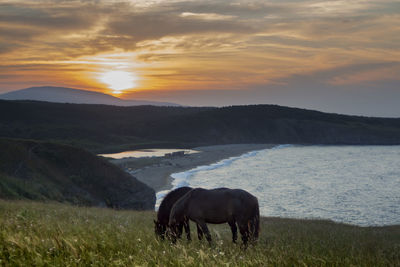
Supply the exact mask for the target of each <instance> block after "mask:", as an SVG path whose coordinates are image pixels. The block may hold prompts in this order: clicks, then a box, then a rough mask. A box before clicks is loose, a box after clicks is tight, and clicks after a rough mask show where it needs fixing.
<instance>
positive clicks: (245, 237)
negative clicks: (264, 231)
mask: <svg viewBox="0 0 400 267" xmlns="http://www.w3.org/2000/svg"><path fill="white" fill-rule="evenodd" d="M238 225H239V230H240V234H241V235H242V241H243V245H244V247H247V241H248V240H249V227H248V225H247V223H241V224H238Z"/></svg>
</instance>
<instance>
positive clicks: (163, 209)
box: [154, 186, 203, 240]
mask: <svg viewBox="0 0 400 267" xmlns="http://www.w3.org/2000/svg"><path fill="white" fill-rule="evenodd" d="M192 189H193V188H191V187H187V186H185V187H180V188H177V189H175V190H172V191H171V192H169V193H168V194H167V195H166V196H165V197H164V199H163V200H162V201H161V204H160V207H159V208H158V212H157V221H156V220H154V231H155V233H156V236H159V237H161V239H164V238H165V235H166V234H167V232H168V231H167V230H168V222H169V214H170V212H171V208H172V206H173V205H174V204H175V202H176V201H177V200H178V199H180V198H181V197H182V196H184V195H185V194H186V193H187V192H189V191H190V190H192ZM174 227H175V228H176V229H175V230H174V231H171V232H173V233H174V237H178V238H180V237H181V235H182V232H183V228H185V232H186V237H187V239H188V240H191V237H190V227H189V220H188V219H187V220H184V221H183V222H181V223H179V224H177V225H175V226H174ZM197 236H198V238H199V239H202V237H203V232H202V231H201V229H200V228H199V226H198V225H197Z"/></svg>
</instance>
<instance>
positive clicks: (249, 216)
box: [169, 188, 260, 245]
mask: <svg viewBox="0 0 400 267" xmlns="http://www.w3.org/2000/svg"><path fill="white" fill-rule="evenodd" d="M187 219H190V220H192V221H194V222H195V223H197V225H199V226H200V228H201V230H202V231H203V233H204V234H205V235H206V238H207V240H208V241H209V242H211V235H210V232H209V231H208V228H207V225H206V223H214V224H220V223H226V222H227V223H228V224H229V226H230V227H231V230H232V240H233V242H234V243H235V242H236V239H237V226H238V227H239V230H240V234H241V236H242V241H243V244H244V245H246V244H247V241H248V240H251V241H255V240H257V239H258V233H259V219H260V212H259V207H258V200H257V198H256V197H255V196H253V195H252V194H250V193H248V192H247V191H244V190H242V189H229V188H217V189H211V190H207V189H203V188H196V189H193V190H191V191H189V192H188V193H186V194H185V195H184V196H183V197H181V198H180V199H179V200H178V201H177V202H176V203H175V204H174V205H173V207H172V210H171V213H170V217H169V225H170V227H171V229H172V230H174V229H176V227H175V226H176V225H179V224H180V223H182V222H184V221H186V220H187ZM236 224H237V226H236Z"/></svg>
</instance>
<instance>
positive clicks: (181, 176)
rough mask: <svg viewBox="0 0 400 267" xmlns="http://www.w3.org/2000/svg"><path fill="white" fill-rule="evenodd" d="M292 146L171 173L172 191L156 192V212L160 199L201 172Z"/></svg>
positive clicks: (257, 151)
mask: <svg viewBox="0 0 400 267" xmlns="http://www.w3.org/2000/svg"><path fill="white" fill-rule="evenodd" d="M290 146H293V145H291V144H282V145H277V146H274V147H272V148H267V149H261V150H254V151H250V152H247V153H244V154H243V155H240V156H236V157H230V158H228V159H223V160H221V161H218V162H216V163H212V164H210V165H202V166H198V167H196V168H194V169H191V170H188V171H184V172H178V173H173V174H171V177H172V178H173V180H172V189H171V190H163V191H160V192H157V194H156V198H157V201H156V210H158V207H159V205H160V203H161V201H162V199H163V198H164V197H165V195H166V194H168V193H169V192H170V191H172V190H174V189H176V188H180V187H184V186H190V180H191V178H192V177H193V176H194V175H195V174H197V173H199V172H202V171H210V170H215V169H218V168H222V167H226V166H230V165H231V164H232V163H233V162H235V161H237V160H240V159H246V158H250V157H255V156H256V155H257V154H258V153H260V152H261V151H265V150H269V149H283V148H287V147H290Z"/></svg>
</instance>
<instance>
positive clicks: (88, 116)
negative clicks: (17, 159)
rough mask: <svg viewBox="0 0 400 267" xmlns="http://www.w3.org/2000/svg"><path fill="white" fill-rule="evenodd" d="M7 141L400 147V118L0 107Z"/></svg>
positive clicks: (252, 109) (0, 132)
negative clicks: (369, 145)
mask: <svg viewBox="0 0 400 267" xmlns="http://www.w3.org/2000/svg"><path fill="white" fill-rule="evenodd" d="M0 137H16V138H24V139H35V140H53V141H58V142H63V143H66V144H72V145H76V146H80V147H84V148H87V149H90V150H92V151H96V152H112V151H120V150H123V149H130V148H141V147H167V146H169V147H173V146H181V147H193V146H199V145H213V144H227V143H292V144H355V145H364V144H387V145H388V144H400V119H385V118H368V117H359V116H346V115H338V114H328V113H322V112H317V111H310V110H304V109H297V108H287V107H281V106H274V105H253V106H232V107H224V108H190V107H154V106H135V107H117V106H105V105H78V104H57V103H48V102H35V101H0Z"/></svg>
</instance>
